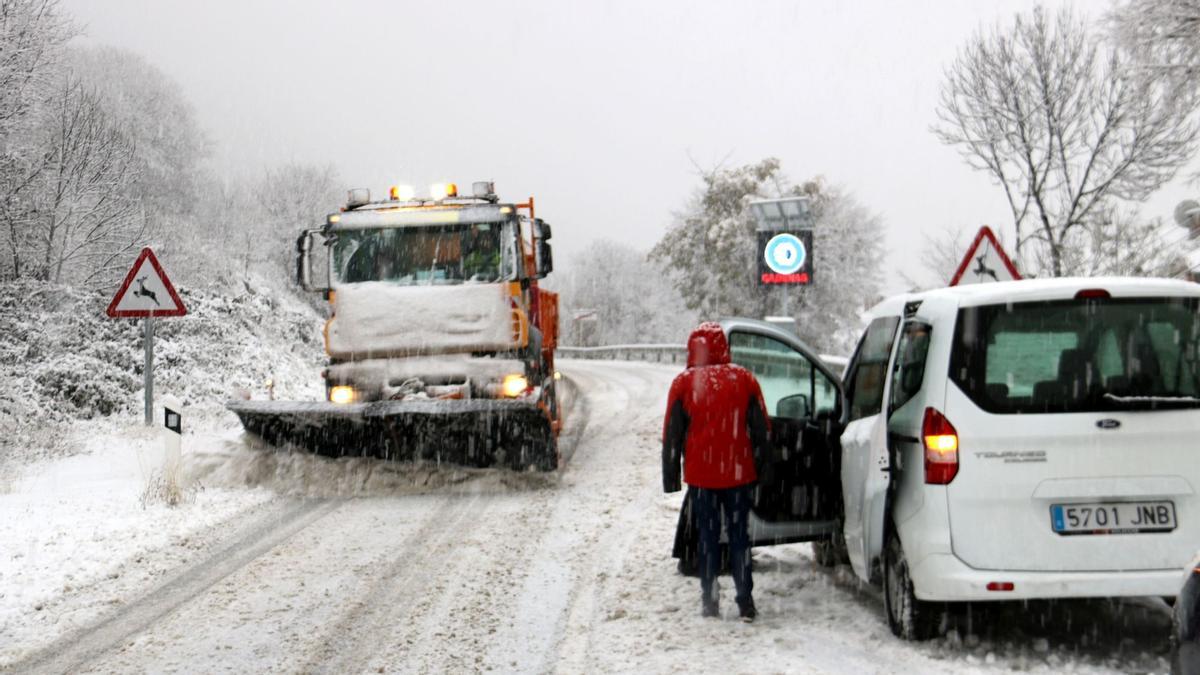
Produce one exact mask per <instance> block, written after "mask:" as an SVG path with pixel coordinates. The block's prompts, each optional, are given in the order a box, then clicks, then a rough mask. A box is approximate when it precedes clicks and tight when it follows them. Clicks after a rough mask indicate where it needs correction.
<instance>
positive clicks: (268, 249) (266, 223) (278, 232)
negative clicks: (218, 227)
mask: <svg viewBox="0 0 1200 675" xmlns="http://www.w3.org/2000/svg"><path fill="white" fill-rule="evenodd" d="M253 195H254V207H255V210H254V212H253V213H254V216H253V218H254V220H253V222H246V223H245V227H244V231H243V234H242V236H243V237H246V238H247V242H246V247H245V251H246V258H245V265H246V267H245V269H246V270H247V271H249V270H250V269H251V266H252V264H253V263H255V262H257V263H260V264H263V265H264V267H263V268H262V269H261V271H263V272H265V273H267V274H271V275H282V277H283V278H286V279H289V280H291V279H292V278H293V276H294V271H293V270H294V268H293V262H294V260H293V259H294V257H295V255H296V246H295V242H296V236H297V235H298V234H300V231H301V230H304V229H310V228H319V227H321V226H322V225H324V223H325V216H326V215H328V214H330V213H333V212H334V211H337V209H338V207H339V206H340V205H341V204H342V200H343V199H344V197H345V193H344V192H343V191H342V189H341V186H340V184H339V182H338V177H337V171H336V170H335V169H334V168H333V166H332V165H330V164H325V165H313V164H301V163H291V164H285V165H283V166H278V167H271V168H269V169H267V170H266V171H265V172H264V173H263V176H262V178H261V179H260V180H259V181H258V183H257V184H256V186H255V187H254V188H253ZM251 237H252V238H253V239H249V238H251Z"/></svg>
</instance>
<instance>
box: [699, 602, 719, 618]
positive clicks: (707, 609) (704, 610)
mask: <svg viewBox="0 0 1200 675" xmlns="http://www.w3.org/2000/svg"><path fill="white" fill-rule="evenodd" d="M700 616H702V617H704V618H706V619H711V618H713V617H717V616H721V606H720V605H718V604H717V603H715V602H705V603H703V605H701V609H700Z"/></svg>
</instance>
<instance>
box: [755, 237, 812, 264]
mask: <svg viewBox="0 0 1200 675" xmlns="http://www.w3.org/2000/svg"><path fill="white" fill-rule="evenodd" d="M763 257H765V258H766V260H767V267H770V268H771V271H773V272H775V273H776V274H795V273H796V272H799V271H800V268H801V267H804V261H805V260H806V259H807V258H808V251H806V250H804V242H802V241H800V237H797V236H796V235H794V234H787V233H784V234H777V235H775V236H774V237H771V239H770V241H768V242H767V248H766V249H765V250H764V252H763Z"/></svg>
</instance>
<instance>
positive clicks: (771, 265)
mask: <svg viewBox="0 0 1200 675" xmlns="http://www.w3.org/2000/svg"><path fill="white" fill-rule="evenodd" d="M758 248H759V251H761V252H762V253H761V256H760V257H759V261H758V280H759V284H764V285H777V284H810V283H812V231H811V230H799V231H795V232H759V233H758Z"/></svg>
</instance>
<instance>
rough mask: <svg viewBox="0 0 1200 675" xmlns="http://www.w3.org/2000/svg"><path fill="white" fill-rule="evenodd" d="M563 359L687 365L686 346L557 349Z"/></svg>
mask: <svg viewBox="0 0 1200 675" xmlns="http://www.w3.org/2000/svg"><path fill="white" fill-rule="evenodd" d="M555 353H557V354H558V356H560V357H562V358H565V359H592V360H599V361H649V362H651V363H687V346H686V345H669V344H666V345H608V346H605V347H559V348H558V349H556V350H555Z"/></svg>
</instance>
